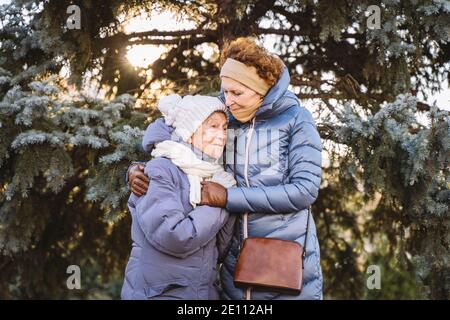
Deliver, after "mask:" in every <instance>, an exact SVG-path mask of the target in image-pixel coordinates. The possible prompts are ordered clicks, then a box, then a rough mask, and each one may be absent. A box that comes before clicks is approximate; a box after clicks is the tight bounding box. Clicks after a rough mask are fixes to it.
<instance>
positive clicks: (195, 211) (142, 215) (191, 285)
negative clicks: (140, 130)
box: [121, 95, 236, 299]
mask: <svg viewBox="0 0 450 320" xmlns="http://www.w3.org/2000/svg"><path fill="white" fill-rule="evenodd" d="M158 108H159V109H160V111H161V112H162V114H163V115H164V121H163V120H162V119H159V120H158V121H156V122H155V123H153V124H152V125H150V126H149V128H148V129H147V131H146V133H145V137H144V148H145V149H146V150H147V151H151V154H152V156H153V157H154V159H153V160H151V161H149V162H148V163H147V164H146V166H145V173H146V174H147V175H148V176H149V177H150V178H151V180H152V183H151V185H150V189H149V192H147V194H146V195H143V196H141V197H138V196H136V195H134V194H132V195H131V196H130V199H129V201H128V205H129V209H130V212H131V215H132V221H133V222H132V229H131V235H132V239H133V248H132V251H131V255H130V259H129V262H128V265H127V268H126V271H125V280H124V284H123V288H122V294H121V296H122V299H218V297H219V296H218V291H217V288H216V287H215V286H214V283H215V280H216V278H217V271H216V265H217V259H218V256H219V254H220V251H223V249H222V250H220V248H221V247H222V248H225V247H226V246H227V245H226V243H227V242H229V240H230V239H229V237H227V235H231V232H230V231H227V228H228V229H230V226H231V230H232V227H233V224H234V220H233V218H232V219H228V218H229V214H228V212H227V211H226V210H225V209H221V208H214V207H210V206H206V205H199V202H200V196H201V184H200V183H201V181H203V180H204V179H207V180H208V179H210V180H212V181H215V183H218V184H219V185H221V186H223V187H224V188H228V187H231V186H233V185H235V184H236V182H235V180H234V178H233V176H232V175H231V174H229V173H226V172H225V171H224V170H223V167H222V166H221V165H220V164H218V163H217V161H218V159H219V158H220V157H221V155H222V152H223V148H224V146H225V142H226V135H227V115H226V113H225V111H226V108H225V105H224V104H223V103H222V102H221V101H220V100H219V99H217V98H215V97H205V96H187V97H184V98H181V97H180V96H178V95H172V96H168V97H165V98H163V99H161V101H160V103H159V105H158ZM168 125H171V127H169V126H168ZM170 128H172V130H171V129H170ZM227 223H228V227H227ZM222 228H224V229H223V230H222ZM222 233H223V234H222ZM220 243H222V246H221V245H220Z"/></svg>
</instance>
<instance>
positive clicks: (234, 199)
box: [220, 70, 322, 300]
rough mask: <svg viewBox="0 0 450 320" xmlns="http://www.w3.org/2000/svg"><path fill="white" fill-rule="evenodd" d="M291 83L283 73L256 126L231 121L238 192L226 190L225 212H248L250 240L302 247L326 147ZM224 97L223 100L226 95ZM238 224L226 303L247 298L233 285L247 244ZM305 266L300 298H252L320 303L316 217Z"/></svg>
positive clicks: (226, 266)
mask: <svg viewBox="0 0 450 320" xmlns="http://www.w3.org/2000/svg"><path fill="white" fill-rule="evenodd" d="M289 82H290V77H289V73H288V71H287V70H285V71H284V73H283V74H282V76H281V78H280V79H279V81H278V82H277V83H276V85H275V86H274V87H272V89H271V90H270V91H269V92H268V94H267V95H266V97H265V99H264V101H263V104H262V105H261V107H260V108H259V110H258V111H257V113H256V117H255V119H254V121H251V122H249V123H245V124H242V123H239V122H238V121H236V120H235V119H234V118H233V117H231V119H230V125H229V135H228V141H227V153H226V160H227V171H229V172H232V171H233V167H234V163H233V162H234V161H233V158H234V155H233V153H234V152H233V150H234V142H235V139H234V137H236V143H237V145H236V171H237V181H238V186H239V187H235V188H230V189H228V202H227V209H228V210H229V211H230V214H232V213H238V214H239V213H243V212H248V213H249V215H248V234H249V236H256V237H273V238H280V239H286V240H295V241H297V242H299V243H300V244H301V245H303V241H304V238H305V230H306V222H307V220H306V219H307V213H308V210H307V209H308V207H309V206H310V205H311V204H312V203H313V202H314V201H315V200H316V198H317V196H318V191H319V186H320V180H321V172H322V171H321V161H322V157H321V150H322V145H321V141H320V137H319V134H318V132H317V129H316V126H315V123H314V120H313V118H312V116H311V114H310V112H309V111H308V110H307V109H305V108H304V107H301V106H300V103H299V101H298V99H297V98H296V96H295V95H294V94H293V93H292V92H290V91H289V90H288V85H289ZM220 98H221V99H222V101H225V99H224V95H223V92H222V93H221V96H220ZM233 129H234V130H233ZM247 183H248V184H247ZM247 186H248V187H247ZM312 216H314V212H312ZM239 225H240V228H239V230H238V229H237V228H236V232H235V233H234V235H233V238H232V244H231V248H230V251H229V252H228V255H227V257H226V259H225V262H224V263H223V264H222V266H221V272H220V276H221V281H222V288H223V297H224V298H226V299H243V298H244V292H243V290H241V289H238V288H236V287H235V286H234V285H233V274H234V268H235V264H236V261H237V257H238V254H239V249H238V248H239V245H240V244H241V243H242V240H243V225H242V219H240V224H239ZM304 266H305V269H304V282H303V290H302V292H301V294H300V295H298V296H289V295H282V294H277V293H274V292H256V291H255V292H252V295H251V297H252V299H264V300H266V299H322V270H321V267H320V249H319V243H318V240H317V236H316V227H315V224H314V219H313V218H312V217H311V219H310V226H309V231H308V239H307V250H306V257H305V262H304Z"/></svg>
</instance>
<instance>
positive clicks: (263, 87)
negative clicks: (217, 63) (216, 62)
mask: <svg viewBox="0 0 450 320" xmlns="http://www.w3.org/2000/svg"><path fill="white" fill-rule="evenodd" d="M220 77H228V78H231V79H233V80H236V81H238V82H240V83H242V84H243V85H244V86H246V87H248V88H250V89H252V90H253V91H256V92H257V93H259V94H260V95H262V96H265V95H266V93H267V91H269V89H270V86H269V84H268V83H267V82H266V81H265V80H264V79H263V78H261V77H260V76H259V75H258V72H257V71H256V68H255V67H249V66H247V65H246V64H244V63H242V62H240V61H237V60H234V59H231V58H227V60H226V61H225V63H224V64H223V66H222V69H221V70H220Z"/></svg>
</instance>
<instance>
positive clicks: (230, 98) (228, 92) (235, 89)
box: [222, 77, 263, 113]
mask: <svg viewBox="0 0 450 320" xmlns="http://www.w3.org/2000/svg"><path fill="white" fill-rule="evenodd" d="M222 88H223V91H224V94H225V104H226V106H227V107H228V108H229V109H230V112H231V113H233V112H235V111H242V110H245V109H251V108H252V107H253V106H255V105H258V104H259V105H261V103H262V101H263V97H262V96H261V95H260V94H258V93H257V92H256V91H253V90H252V89H250V88H248V87H246V86H244V85H243V84H242V83H240V82H238V81H236V80H233V79H231V78H228V77H222Z"/></svg>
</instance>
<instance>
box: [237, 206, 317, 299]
mask: <svg viewBox="0 0 450 320" xmlns="http://www.w3.org/2000/svg"><path fill="white" fill-rule="evenodd" d="M244 215H247V213H245V214H244ZM310 215H311V208H308V218H307V224H306V225H307V227H306V233H305V241H304V243H303V246H302V245H301V244H299V243H298V242H295V241H291V240H282V239H275V238H259V237H248V238H246V239H244V242H243V245H242V248H241V251H240V254H239V258H238V261H237V264H236V268H235V272H234V285H235V286H236V287H241V288H251V289H252V290H258V291H274V292H279V293H284V294H288V295H295V296H296V295H299V294H300V292H301V289H302V285H303V270H304V263H303V262H304V258H305V255H306V239H307V238H308V228H309V217H310ZM244 220H246V219H244ZM244 224H245V225H244V228H246V221H245V222H244Z"/></svg>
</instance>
